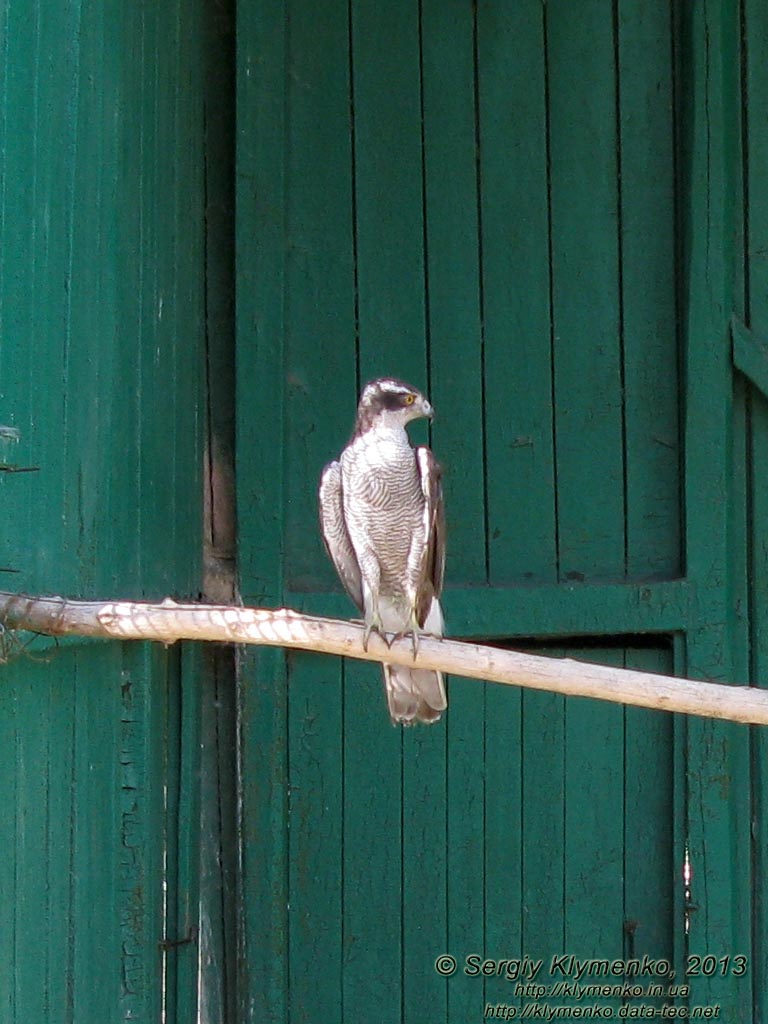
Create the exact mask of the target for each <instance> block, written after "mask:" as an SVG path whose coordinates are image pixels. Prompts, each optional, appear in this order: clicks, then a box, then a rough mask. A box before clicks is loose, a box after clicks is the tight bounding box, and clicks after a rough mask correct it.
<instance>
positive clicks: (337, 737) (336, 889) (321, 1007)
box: [288, 653, 362, 1024]
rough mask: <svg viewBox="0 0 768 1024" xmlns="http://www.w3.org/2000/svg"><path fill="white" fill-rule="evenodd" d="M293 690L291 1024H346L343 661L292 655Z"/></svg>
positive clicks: (290, 729)
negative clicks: (321, 1023)
mask: <svg viewBox="0 0 768 1024" xmlns="http://www.w3.org/2000/svg"><path fill="white" fill-rule="evenodd" d="M288 684H289V688H290V693H291V701H290V709H289V719H288V735H289V753H288V758H289V786H290V798H289V799H290V804H289V822H290V833H289V836H290V838H289V846H288V856H289V861H290V886H289V901H290V904H289V905H290V944H289V945H290V959H289V970H290V978H291V1016H290V1019H291V1022H296V1024H299V1022H309V1021H315V1020H318V1019H321V1020H338V1021H341V1020H343V1010H342V907H343V892H342V855H343V800H344V790H345V782H344V776H343V773H342V751H341V739H342V722H341V686H342V671H341V660H340V659H336V658H322V657H318V656H317V655H311V654H299V653H294V654H290V655H289V656H288ZM360 838H362V837H359V838H358V839H357V840H356V841H358V842H359V841H360Z"/></svg>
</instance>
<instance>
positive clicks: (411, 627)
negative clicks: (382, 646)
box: [390, 602, 421, 661]
mask: <svg viewBox="0 0 768 1024" xmlns="http://www.w3.org/2000/svg"><path fill="white" fill-rule="evenodd" d="M408 635H410V637H411V646H412V647H413V660H414V661H415V660H416V655H417V654H418V653H419V637H420V635H421V626H420V625H419V620H418V619H417V617H416V604H415V602H414V603H413V604H410V612H409V614H408V625H407V626H406V627H405V629H402V630H400V632H399V633H396V634H395V635H394V636H393V637H392V643H394V642H395V640H404V639H405V637H407V636H408ZM390 646H392V645H391V644H390Z"/></svg>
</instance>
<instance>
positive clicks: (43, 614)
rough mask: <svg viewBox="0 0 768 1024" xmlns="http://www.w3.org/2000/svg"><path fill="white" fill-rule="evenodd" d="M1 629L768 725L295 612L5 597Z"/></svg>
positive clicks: (619, 674)
mask: <svg viewBox="0 0 768 1024" xmlns="http://www.w3.org/2000/svg"><path fill="white" fill-rule="evenodd" d="M0 622H2V623H3V625H4V626H5V628H6V629H23V630H31V631H33V632H37V633H45V634H47V635H49V636H65V635H79V636H89V637H103V638H105V639H113V640H157V641H160V643H164V644H172V643H174V642H176V641H177V640H209V641H218V642H220V643H236V644H266V645H268V646H272V647H288V648H293V649H300V650H305V651H315V652H319V653H323V654H336V655H342V656H344V657H347V658H360V659H361V660H363V661H380V662H389V663H395V664H401V665H416V666H417V667H418V668H427V669H438V670H440V671H442V672H447V673H450V674H452V675H460V676H467V677H469V678H472V679H482V680H484V681H486V682H493V683H503V684H505V685H507V686H523V687H527V688H529V689H533V690H548V691H551V692H553V693H562V694H565V695H566V696H571V697H593V698H596V699H598V700H607V701H612V702H614V703H617V704H631V705H634V706H636V707H644V708H654V709H658V710H663V711H677V712H682V713H683V714H689V715H700V716H702V717H705V718H720V719H728V720H730V721H734V722H748V723H753V724H757V725H766V724H768V691H766V690H760V689H755V688H752V687H747V686H725V685H722V684H719V683H707V682H697V681H694V680H692V679H677V678H672V677H670V676H662V675H655V674H652V673H648V672H636V671H633V670H630V669H620V668H609V667H607V666H605V665H592V664H587V663H585V662H580V661H578V662H577V661H571V660H569V659H567V658H545V657H540V656H537V655H532V654H520V653H518V652H515V651H507V650H501V649H499V648H496V647H484V646H481V645H480V644H473V643H465V642H462V641H457V640H437V639H433V638H431V637H422V638H421V640H420V643H419V651H418V655H417V656H416V657H415V658H414V655H413V650H412V646H411V640H410V638H405V639H401V640H397V641H395V642H394V643H392V646H391V647H388V646H387V644H386V643H385V642H384V640H383V639H382V638H381V637H380V636H378V635H377V634H376V633H374V634H372V636H371V638H370V643H369V645H368V650H367V651H365V650H363V627H362V626H360V625H357V624H355V623H353V622H344V621H341V620H338V619H321V618H316V617H314V616H311V615H300V614H299V613H297V612H294V611H291V610H290V609H289V608H279V609H277V610H275V611H272V610H270V609H266V608H241V607H236V606H230V605H203V604H177V603H176V602H175V601H172V600H170V599H169V598H167V599H166V600H165V601H163V602H162V603H161V604H149V603H138V602H129V601H104V602H91V601H67V600H65V599H63V598H60V597H46V598H36V597H25V596H21V595H18V594H10V593H5V592H0Z"/></svg>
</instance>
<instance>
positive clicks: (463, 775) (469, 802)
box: [445, 683, 486, 1021]
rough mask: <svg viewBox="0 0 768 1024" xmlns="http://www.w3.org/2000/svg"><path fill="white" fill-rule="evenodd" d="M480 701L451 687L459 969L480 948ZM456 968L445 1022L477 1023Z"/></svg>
mask: <svg viewBox="0 0 768 1024" xmlns="http://www.w3.org/2000/svg"><path fill="white" fill-rule="evenodd" d="M485 718H486V714H485V696H484V694H478V693H476V692H475V691H474V689H473V687H472V686H471V685H468V684H466V683H465V684H463V685H462V684H459V685H457V686H454V687H453V689H452V691H451V707H450V712H449V716H448V719H447V730H448V765H447V770H448V828H447V834H446V844H447V849H448V892H447V897H448V947H447V949H446V950H445V952H448V953H451V954H452V955H453V956H455V957H456V960H457V961H458V962H459V963H461V962H462V961H463V958H464V957H466V956H467V954H469V953H479V954H481V955H482V951H483V949H484V948H485V920H484V911H485V907H484V904H485V884H484V881H485V880H484V867H485V852H484V849H483V846H484V835H485V805H486V801H485V785H486V784H485V778H484V776H485V745H486V736H485ZM478 981H479V979H478V978H476V977H470V976H468V975H466V974H465V973H464V971H463V970H462V969H461V968H460V969H459V970H457V971H456V973H455V974H454V975H453V976H452V977H451V978H450V979H449V981H448V1011H449V1012H448V1020H449V1021H454V1020H457V1021H461V1020H472V1019H476V1018H480V1017H481V1016H482V1012H483V988H482V985H481V984H478Z"/></svg>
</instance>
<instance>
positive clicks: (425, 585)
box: [416, 445, 445, 626]
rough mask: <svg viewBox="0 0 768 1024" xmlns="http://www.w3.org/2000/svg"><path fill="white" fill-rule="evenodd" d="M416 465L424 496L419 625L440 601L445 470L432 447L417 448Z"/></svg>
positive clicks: (442, 565)
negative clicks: (438, 600)
mask: <svg viewBox="0 0 768 1024" xmlns="http://www.w3.org/2000/svg"><path fill="white" fill-rule="evenodd" d="M416 466H417V467H418V471H419V479H420V481H421V490H422V493H423V495H424V514H423V518H422V525H423V529H424V544H423V552H422V556H421V566H420V571H419V581H418V586H417V607H416V617H417V619H418V622H419V624H420V625H422V626H423V625H424V620H425V619H426V617H427V615H428V614H429V609H430V607H431V606H432V598H433V597H436V598H439V597H440V594H441V593H442V590H443V577H444V575H445V510H444V507H443V485H442V470H441V469H440V463H439V462H438V461H437V459H436V458H435V457H434V455H433V454H432V452H431V451H430V449H429V448H426V447H425V446H423V445H422V446H420V447H419V448H417V449H416Z"/></svg>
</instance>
